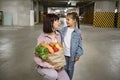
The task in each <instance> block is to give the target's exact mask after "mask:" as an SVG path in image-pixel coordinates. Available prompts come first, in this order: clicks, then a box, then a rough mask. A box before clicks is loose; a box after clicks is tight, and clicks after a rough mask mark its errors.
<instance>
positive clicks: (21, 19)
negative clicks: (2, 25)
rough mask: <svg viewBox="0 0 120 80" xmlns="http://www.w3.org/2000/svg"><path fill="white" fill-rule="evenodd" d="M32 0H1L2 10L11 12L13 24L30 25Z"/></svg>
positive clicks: (0, 7)
mask: <svg viewBox="0 0 120 80" xmlns="http://www.w3.org/2000/svg"><path fill="white" fill-rule="evenodd" d="M31 9H32V1H31V0H0V11H3V12H4V13H11V14H12V18H13V25H20V26H28V25H30V10H31Z"/></svg>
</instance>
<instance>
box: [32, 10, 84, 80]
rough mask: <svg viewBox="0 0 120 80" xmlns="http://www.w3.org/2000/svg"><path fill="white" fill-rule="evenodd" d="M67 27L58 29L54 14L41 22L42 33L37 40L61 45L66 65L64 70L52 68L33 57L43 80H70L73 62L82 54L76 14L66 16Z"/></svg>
mask: <svg viewBox="0 0 120 80" xmlns="http://www.w3.org/2000/svg"><path fill="white" fill-rule="evenodd" d="M66 23H67V26H66V27H63V28H61V29H60V30H58V29H59V26H60V21H59V17H58V16H57V15H56V14H47V15H46V16H45V18H44V21H43V33H41V34H40V36H39V37H38V39H37V45H39V43H40V42H43V41H44V42H45V43H50V42H52V41H54V42H59V43H62V45H63V49H64V55H65V60H66V65H65V67H64V68H60V66H53V65H51V64H49V63H48V62H46V61H44V60H42V59H41V58H40V57H38V56H36V55H34V61H35V63H36V69H37V71H38V73H39V74H40V75H42V76H43V78H44V80H72V78H73V72H74V65H75V62H76V61H78V60H79V58H80V56H81V55H82V54H83V48H82V37H81V32H80V29H79V16H78V14H77V13H76V12H71V13H68V14H67V16H66Z"/></svg>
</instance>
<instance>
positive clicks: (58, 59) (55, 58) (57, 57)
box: [47, 49, 66, 67]
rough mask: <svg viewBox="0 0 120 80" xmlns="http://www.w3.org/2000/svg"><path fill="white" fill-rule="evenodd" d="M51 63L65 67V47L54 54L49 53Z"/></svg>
mask: <svg viewBox="0 0 120 80" xmlns="http://www.w3.org/2000/svg"><path fill="white" fill-rule="evenodd" d="M47 61H48V62H49V63H50V64H51V65H57V66H61V67H64V66H65V65H66V61H65V56H64V51H63V49H62V50H60V51H58V52H55V53H53V54H49V55H48V60H47Z"/></svg>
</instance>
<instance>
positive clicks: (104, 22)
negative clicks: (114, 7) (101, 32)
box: [93, 12, 114, 28]
mask: <svg viewBox="0 0 120 80" xmlns="http://www.w3.org/2000/svg"><path fill="white" fill-rule="evenodd" d="M93 25H94V26H95V27H101V28H104V27H107V28H111V27H114V12H95V13H94V20H93Z"/></svg>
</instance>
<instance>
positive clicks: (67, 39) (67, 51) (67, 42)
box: [63, 28, 74, 56]
mask: <svg viewBox="0 0 120 80" xmlns="http://www.w3.org/2000/svg"><path fill="white" fill-rule="evenodd" d="M73 31H74V29H72V28H68V29H67V32H66V35H65V37H64V42H63V47H64V55H65V56H70V46H71V45H70V42H71V34H72V32H73Z"/></svg>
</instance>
